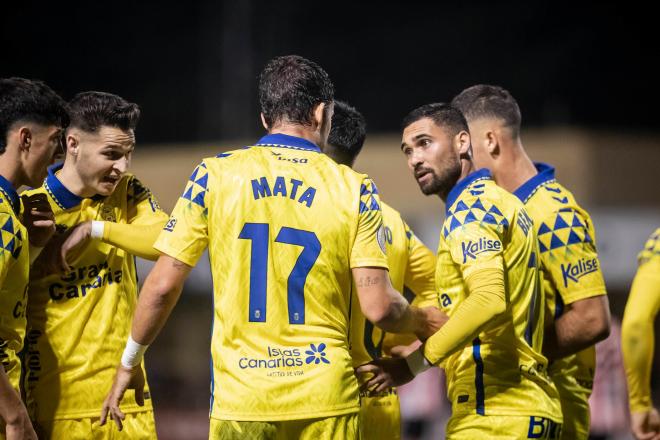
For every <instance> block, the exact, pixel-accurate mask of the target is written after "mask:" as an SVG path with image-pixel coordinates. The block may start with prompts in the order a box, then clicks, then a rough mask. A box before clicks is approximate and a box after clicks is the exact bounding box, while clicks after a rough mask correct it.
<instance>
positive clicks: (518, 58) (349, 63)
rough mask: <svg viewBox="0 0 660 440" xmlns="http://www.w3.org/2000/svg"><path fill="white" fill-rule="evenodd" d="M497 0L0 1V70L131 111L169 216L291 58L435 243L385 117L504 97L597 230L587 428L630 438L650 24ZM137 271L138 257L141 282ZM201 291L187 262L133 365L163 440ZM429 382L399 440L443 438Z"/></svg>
mask: <svg viewBox="0 0 660 440" xmlns="http://www.w3.org/2000/svg"><path fill="white" fill-rule="evenodd" d="M495 3H496V2H485V1H484V2H471V3H469V4H467V3H466V2H451V3H449V2H419V1H406V2H403V1H400V2H359V3H358V2H311V1H305V2H303V1H289V2H269V1H263V0H237V1H227V0H225V1H210V0H207V1H197V2H195V1H186V2H181V1H177V2H174V1H159V2H155V1H144V2H127V1H112V2H109V1H97V2H49V3H43V4H40V3H36V2H5V3H3V5H2V7H1V8H0V11H2V13H1V15H0V17H1V20H2V21H1V25H0V36H1V37H0V38H1V40H0V41H1V43H2V45H1V46H0V47H1V48H2V49H1V52H0V53H1V54H2V56H1V61H0V76H3V77H5V76H23V77H28V78H38V79H42V80H44V81H46V82H47V83H48V84H49V85H50V86H51V87H53V88H54V89H56V90H57V91H58V92H60V93H61V94H62V95H63V96H64V97H65V98H67V99H69V98H71V97H72V96H73V95H74V94H75V93H77V92H79V91H85V90H102V91H107V92H112V93H116V94H119V95H121V96H123V97H124V98H126V99H128V100H131V101H134V102H137V103H138V104H139V105H140V106H141V108H142V119H141V122H140V125H139V127H138V130H137V137H138V143H139V149H138V151H137V152H136V155H135V158H134V164H133V171H134V172H135V173H136V174H137V175H138V176H140V178H141V179H142V180H143V181H144V182H146V183H147V184H148V185H149V186H150V187H151V189H152V190H153V191H154V193H155V194H156V196H157V197H158V198H159V199H160V201H161V204H162V205H163V207H164V208H165V209H171V208H172V206H173V204H174V202H175V201H176V198H177V197H178V195H179V194H180V193H181V191H182V189H183V186H184V184H185V181H186V178H187V176H188V175H189V174H190V172H191V170H192V168H193V167H194V165H195V164H196V163H198V162H199V160H200V159H201V158H202V157H205V156H210V155H214V154H216V153H217V152H219V151H222V150H225V149H228V148H236V147H239V146H241V145H245V144H246V143H249V142H253V141H254V140H255V139H257V138H258V137H260V136H261V135H262V134H263V128H262V127H261V124H260V121H259V117H258V112H259V105H258V102H257V78H258V75H259V72H260V70H261V69H262V68H263V66H264V65H265V64H266V62H267V61H268V60H269V59H270V58H272V57H274V56H277V55H285V54H292V53H295V54H299V55H303V56H305V57H307V58H310V59H312V60H314V61H316V62H317V63H319V64H320V65H321V66H323V67H324V68H325V69H326V70H327V71H328V73H329V74H330V76H331V78H332V80H333V82H334V84H335V88H336V96H337V97H338V98H340V99H344V100H347V101H349V102H350V103H352V104H353V105H355V106H356V107H357V108H358V109H359V110H361V111H362V112H363V113H364V115H365V116H366V118H367V121H368V129H369V136H368V139H367V144H366V146H365V149H364V153H363V154H362V156H361V158H360V159H359V160H358V162H357V166H356V168H357V169H358V170H360V171H364V172H368V173H369V174H370V175H371V176H373V177H374V178H375V180H376V181H377V182H378V185H379V189H380V191H381V194H382V195H383V197H384V198H385V199H386V200H387V201H388V202H389V203H390V204H391V205H392V206H394V207H395V208H397V209H399V210H400V211H401V212H402V214H403V215H404V217H405V218H406V220H407V221H408V222H409V223H410V224H411V225H412V226H413V228H414V229H415V231H416V233H417V234H418V235H419V236H420V237H421V238H422V239H423V241H425V243H426V244H427V245H428V246H429V247H430V248H431V249H435V247H436V244H437V240H438V231H439V227H440V224H441V222H442V216H443V211H442V205H441V203H440V202H439V201H438V200H437V199H435V198H431V199H430V198H424V197H423V196H421V195H420V194H419V190H418V188H417V186H416V184H415V183H414V182H413V180H412V178H411V177H410V175H409V172H408V171H407V169H406V166H405V163H404V161H403V159H402V158H401V157H400V153H399V152H398V144H399V139H400V133H399V125H400V120H401V118H402V117H403V116H404V115H405V114H406V113H407V112H408V111H409V110H411V109H412V108H414V107H416V106H418V105H421V104H423V103H427V102H431V101H447V100H449V99H451V97H452V96H453V95H454V94H456V93H458V92H459V91H460V90H462V89H463V88H464V87H467V86H470V85H473V84H475V83H492V84H498V85H502V86H504V87H506V88H507V89H509V90H510V91H511V92H512V94H513V95H514V96H515V97H516V98H517V100H518V101H519V104H520V106H521V109H522V113H523V125H524V130H523V141H524V142H525V145H526V147H527V148H528V150H529V152H530V155H531V156H532V158H534V159H540V160H546V161H550V162H552V163H553V164H555V165H557V168H558V171H557V174H558V178H559V179H560V181H562V182H563V183H564V184H565V185H566V186H567V187H568V188H569V189H571V190H572V191H574V193H575V194H576V196H577V198H578V200H579V202H580V203H582V204H583V205H584V206H585V207H586V208H588V209H589V210H590V212H591V214H592V217H593V220H594V223H595V225H596V228H597V232H598V242H599V252H600V256H601V260H602V266H603V271H604V273H605V277H606V281H607V284H608V293H609V295H610V302H611V307H612V311H613V316H614V318H615V327H614V330H613V336H612V337H611V338H610V339H608V341H606V343H603V344H604V345H602V347H603V348H599V356H600V357H599V372H601V373H599V374H600V376H599V377H597V380H596V383H597V385H596V387H597V391H595V392H594V398H593V399H592V408H595V409H594V410H593V411H592V417H593V420H592V422H593V426H594V430H595V431H594V434H597V435H601V437H599V438H612V439H614V438H617V439H624V438H629V437H628V428H627V403H626V390H625V379H624V378H623V376H622V374H623V372H622V366H621V360H620V356H619V354H618V353H619V350H618V345H617V344H619V340H618V324H617V322H618V319H619V318H620V317H621V314H622V312H623V307H624V305H625V301H626V299H627V292H628V289H629V286H630V282H631V280H632V277H633V276H634V273H635V270H636V263H635V256H636V253H637V252H638V251H639V250H640V249H641V247H642V246H643V243H644V240H645V238H646V237H647V236H648V235H649V234H650V233H651V232H652V231H653V230H654V229H655V228H656V227H658V226H660V191H658V185H657V182H656V181H655V179H654V177H655V174H657V169H658V166H659V165H660V148H659V146H660V126H659V125H658V123H657V119H658V111H657V108H658V105H657V103H658V102H660V87H658V86H657V85H656V82H657V77H658V74H657V72H658V70H657V67H656V65H657V64H658V61H660V60H659V58H660V55H659V54H660V50H659V47H658V36H657V30H656V28H657V18H656V15H655V14H653V13H651V11H650V9H649V8H650V6H647V7H641V6H639V5H636V4H634V3H631V2H626V3H617V4H607V3H586V4H585V3H578V2H573V3H565V4H562V3H559V2H505V3H502V4H495ZM164 177H166V178H164ZM149 268H150V265H149V264H148V263H146V262H144V261H140V272H141V277H142V279H144V275H145V274H146V273H147V271H148V270H149ZM211 289H212V286H211V280H210V274H209V269H208V261H207V259H205V258H202V260H201V261H200V264H199V265H198V267H197V268H196V269H195V270H194V271H193V274H192V276H191V278H190V280H189V282H188V284H187V286H186V290H185V291H184V294H183V296H182V299H181V301H180V302H179V305H178V306H177V308H176V309H175V311H174V313H173V315H172V318H171V320H170V322H169V323H168V325H167V326H166V327H165V329H164V330H163V333H162V334H161V336H160V337H159V339H158V340H157V341H156V343H155V344H154V345H153V347H152V348H151V349H150V350H149V352H148V354H147V367H148V371H149V381H150V383H151V387H152V394H153V396H154V402H155V407H156V417H157V425H158V430H159V437H160V438H161V439H180V438H186V439H196V438H200V439H203V438H207V436H208V431H207V430H208V398H209V343H210V326H211V310H212V301H211ZM656 352H657V351H656ZM659 364H660V359H656V365H659ZM656 370H657V368H656ZM430 371H431V373H429V375H428V377H427V378H425V379H416V381H414V382H413V384H414V383H418V386H417V388H415V387H413V388H411V389H409V390H408V391H406V390H403V391H402V394H403V395H402V413H403V417H404V420H405V421H406V422H407V425H406V426H407V427H408V428H409V431H407V435H406V438H407V439H414V438H441V437H442V433H443V426H444V423H445V422H446V419H447V417H448V414H449V413H448V406H447V404H446V402H445V401H444V398H443V397H442V395H443V392H444V391H443V385H442V381H441V380H440V379H438V374H437V371H435V370H430ZM599 384H600V385H599ZM658 385H660V384H658V383H657V381H654V390H655V391H656V393H655V394H656V397H657V394H658ZM419 423H421V424H422V425H419ZM419 426H423V428H424V429H422V430H421V431H419V430H418V428H419ZM416 430H417V431H416Z"/></svg>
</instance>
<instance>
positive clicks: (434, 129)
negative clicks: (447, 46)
mask: <svg viewBox="0 0 660 440" xmlns="http://www.w3.org/2000/svg"><path fill="white" fill-rule="evenodd" d="M401 149H402V151H403V153H404V154H405V156H406V159H407V161H408V167H409V168H410V170H411V171H412V172H413V174H414V176H415V178H416V180H417V183H418V184H419V186H420V189H421V190H422V192H423V193H424V194H426V195H431V194H436V195H438V196H439V197H440V198H441V199H442V200H443V201H444V202H445V207H446V218H445V221H444V223H443V225H442V232H441V236H440V244H439V248H438V262H437V270H436V278H435V282H436V291H437V292H438V294H439V295H440V298H441V305H442V310H443V311H445V312H446V313H447V314H448V315H449V320H448V321H447V323H446V324H445V325H444V326H443V327H442V328H441V329H440V330H439V331H438V332H437V333H435V334H434V335H433V336H431V337H430V338H429V339H428V340H427V341H426V342H425V343H424V344H423V345H422V346H421V347H420V348H419V349H417V350H415V351H414V352H412V353H410V354H409V355H408V356H407V357H406V358H405V359H380V360H378V361H375V362H374V363H373V364H372V365H367V366H364V367H361V369H359V370H361V371H364V372H369V371H370V372H373V373H375V377H374V378H373V379H372V380H371V381H370V382H368V386H370V387H371V386H376V387H377V388H376V389H377V390H380V389H385V388H386V387H388V386H392V385H400V384H402V383H405V382H408V381H410V380H412V378H413V377H414V376H415V375H416V374H418V373H420V372H421V371H424V370H425V369H428V368H429V367H430V366H431V365H440V364H442V366H443V367H444V368H445V371H446V373H447V389H448V397H449V399H450V401H451V403H452V417H451V419H450V420H449V423H448V426H447V438H449V439H475V438H489V439H500V438H501V439H504V438H507V439H508V438H553V439H554V438H558V437H559V435H560V431H561V410H560V408H559V404H558V399H557V390H556V389H555V387H554V385H553V383H552V381H551V380H550V378H549V377H548V374H547V371H546V370H547V366H548V362H547V359H546V358H545V357H544V356H543V355H542V354H541V344H542V341H543V322H544V319H543V318H544V309H543V304H544V295H543V290H542V288H541V278H540V274H539V267H538V252H539V251H538V244H537V240H536V234H535V233H534V230H533V228H532V223H531V220H530V219H529V217H528V216H527V214H526V212H525V210H524V207H523V205H522V202H520V201H519V200H518V199H516V197H515V196H513V195H512V194H510V193H508V192H506V191H505V190H503V189H502V188H500V187H498V186H497V185H496V184H495V182H494V181H493V179H492V178H491V175H490V172H489V171H488V170H486V169H480V170H476V169H475V166H474V164H473V162H472V158H471V147H470V134H469V131H468V125H467V121H466V120H465V118H464V117H463V115H462V114H461V112H460V111H458V110H457V109H455V108H453V107H451V106H449V105H446V104H428V105H424V106H422V107H419V108H417V109H415V110H413V111H412V112H411V113H410V114H409V115H408V116H406V118H405V119H404V121H403V139H402V144H401Z"/></svg>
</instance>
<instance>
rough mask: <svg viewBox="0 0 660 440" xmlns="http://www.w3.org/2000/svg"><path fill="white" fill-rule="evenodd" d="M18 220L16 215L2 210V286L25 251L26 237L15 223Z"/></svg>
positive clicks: (0, 228)
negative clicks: (24, 242)
mask: <svg viewBox="0 0 660 440" xmlns="http://www.w3.org/2000/svg"><path fill="white" fill-rule="evenodd" d="M16 221H17V220H16V217H14V216H12V215H10V214H8V213H6V212H0V286H1V285H3V284H4V281H5V278H6V277H7V273H8V272H9V270H11V268H12V266H13V265H14V263H15V262H16V260H17V259H18V256H19V255H20V253H21V251H23V239H24V237H23V236H22V234H21V230H20V229H19V228H18V225H16V224H15V223H16ZM25 252H27V249H25Z"/></svg>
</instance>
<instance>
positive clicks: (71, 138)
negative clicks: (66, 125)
mask: <svg viewBox="0 0 660 440" xmlns="http://www.w3.org/2000/svg"><path fill="white" fill-rule="evenodd" d="M65 140H66V154H67V156H68V155H72V156H77V155H78V148H79V147H80V139H79V138H78V134H77V133H76V132H74V131H67V133H66V135H65Z"/></svg>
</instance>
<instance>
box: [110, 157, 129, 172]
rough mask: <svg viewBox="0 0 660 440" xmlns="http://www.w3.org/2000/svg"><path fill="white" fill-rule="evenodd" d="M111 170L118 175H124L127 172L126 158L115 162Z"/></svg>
mask: <svg viewBox="0 0 660 440" xmlns="http://www.w3.org/2000/svg"><path fill="white" fill-rule="evenodd" d="M113 168H114V169H115V170H117V171H118V172H119V173H121V174H124V173H125V172H126V171H127V170H128V158H127V157H122V158H121V159H119V160H117V161H115V163H114V165H113Z"/></svg>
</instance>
